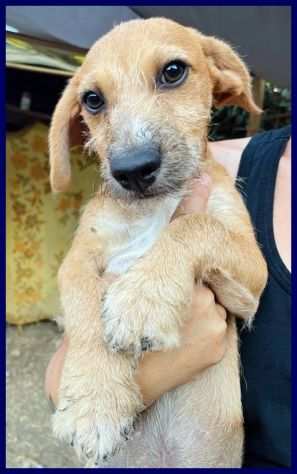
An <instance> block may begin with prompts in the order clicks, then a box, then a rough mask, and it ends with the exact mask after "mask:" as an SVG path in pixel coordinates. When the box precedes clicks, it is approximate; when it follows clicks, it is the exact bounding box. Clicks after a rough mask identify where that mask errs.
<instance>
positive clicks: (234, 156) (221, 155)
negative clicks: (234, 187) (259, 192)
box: [208, 137, 251, 180]
mask: <svg viewBox="0 0 297 474" xmlns="http://www.w3.org/2000/svg"><path fill="white" fill-rule="evenodd" d="M250 139H251V137H245V138H235V139H232V140H222V141H217V142H209V143H208V146H209V150H210V152H211V154H212V156H213V158H214V160H215V161H217V162H218V163H220V164H221V165H222V166H224V168H225V169H226V171H227V172H228V173H229V175H230V176H231V177H232V178H233V179H234V180H235V178H236V176H237V172H238V168H239V163H240V159H241V155H242V153H243V150H244V149H245V147H246V146H247V144H248V143H249V141H250Z"/></svg>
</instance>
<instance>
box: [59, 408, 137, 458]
mask: <svg viewBox="0 0 297 474" xmlns="http://www.w3.org/2000/svg"><path fill="white" fill-rule="evenodd" d="M95 403H96V402H94V401H93V402H92V403H88V401H87V400H86V399H84V400H81V401H80V402H77V401H74V402H73V403H71V402H69V401H67V402H64V401H61V403H60V404H59V407H58V409H57V411H56V413H55V414H54V415H53V429H54V433H55V435H56V436H57V437H58V438H60V439H62V440H64V441H67V442H68V443H70V445H71V446H73V448H74V449H75V451H76V454H77V455H78V457H79V459H80V460H82V461H83V462H87V463H91V464H93V465H96V464H99V463H100V462H106V461H108V460H109V459H110V458H111V457H112V456H113V455H115V454H116V453H117V452H118V450H119V449H120V448H121V446H122V445H123V443H124V442H125V441H127V440H128V439H130V438H131V436H132V434H133V431H134V427H135V419H136V413H135V417H134V416H122V417H119V418H118V419H117V418H116V417H114V416H113V417H112V416H109V417H108V416H105V415H102V413H100V411H99V410H98V409H96V405H95Z"/></svg>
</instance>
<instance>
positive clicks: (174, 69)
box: [159, 60, 188, 87]
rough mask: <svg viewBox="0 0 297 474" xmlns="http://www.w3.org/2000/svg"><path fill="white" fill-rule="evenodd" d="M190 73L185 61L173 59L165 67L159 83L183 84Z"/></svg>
mask: <svg viewBox="0 0 297 474" xmlns="http://www.w3.org/2000/svg"><path fill="white" fill-rule="evenodd" d="M187 75H188V66H187V64H185V63H184V62H183V61H179V60H176V61H171V62H170V63H168V64H166V66H165V67H164V68H163V70H162V72H161V75H160V78H159V83H160V85H161V86H163V87H164V86H165V87H176V86H179V85H180V84H182V82H183V81H184V80H185V79H186V77H187Z"/></svg>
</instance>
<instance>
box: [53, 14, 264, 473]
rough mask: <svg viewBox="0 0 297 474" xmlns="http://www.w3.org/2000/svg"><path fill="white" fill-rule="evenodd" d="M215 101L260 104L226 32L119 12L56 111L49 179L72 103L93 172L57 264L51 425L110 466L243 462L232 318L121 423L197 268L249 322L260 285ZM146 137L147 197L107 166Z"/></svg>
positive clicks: (65, 138) (260, 265) (185, 303)
mask: <svg viewBox="0 0 297 474" xmlns="http://www.w3.org/2000/svg"><path fill="white" fill-rule="evenodd" d="M174 59H183V60H185V61H187V62H188V63H189V64H190V65H191V67H190V71H189V75H188V77H187V79H186V81H185V82H184V83H183V84H182V85H181V86H179V87H177V88H174V89H170V90H162V91H160V90H159V89H158V87H157V86H156V83H155V77H156V75H157V74H158V72H159V71H160V69H162V67H163V66H164V65H165V64H166V63H168V62H169V61H171V60H174ZM94 88H100V90H101V91H102V92H103V94H104V96H105V98H106V100H107V105H106V108H105V110H104V111H102V112H101V113H100V114H97V115H91V114H89V113H88V112H87V111H86V109H85V108H84V107H83V106H82V105H81V95H82V94H83V93H84V92H85V91H86V90H89V89H92V90H93V89H94ZM213 103H215V104H216V105H218V106H219V105H222V104H238V105H240V106H242V107H244V108H246V109H247V110H249V111H257V110H258V109H257V107H256V105H255V104H254V102H253V99H252V95H251V86H250V77H249V74H248V71H247V69H246V67H245V65H244V63H243V62H242V61H241V60H240V58H239V57H238V56H237V54H236V53H235V52H234V51H233V50H232V48H231V47H230V46H229V45H227V44H225V43H224V42H222V41H220V40H217V39H216V38H212V37H206V36H203V35H202V34H200V33H199V32H197V31H194V30H192V29H189V28H185V27H183V26H181V25H178V24H176V23H174V22H172V21H169V20H166V19H161V18H158V19H150V20H136V21H132V22H128V23H124V24H121V25H119V26H117V27H116V28H114V29H113V30H112V31H111V32H110V33H108V34H107V35H106V36H104V37H103V38H101V39H100V40H99V41H98V42H97V43H95V45H94V46H93V47H92V48H91V50H90V51H89V53H88V55H87V57H86V59H85V62H84V64H83V65H82V66H81V67H80V69H79V70H78V71H77V72H76V74H75V76H74V77H73V78H72V79H71V80H70V82H69V85H68V86H67V88H66V90H65V91H64V94H63V96H62V97H61V99H60V101H59V103H58V105H57V107H56V110H55V112H54V116H53V120H52V125H51V130H50V164H51V183H52V188H53V189H54V190H55V191H61V190H64V189H66V188H67V185H68V184H69V182H70V178H71V172H70V164H69V156H68V153H69V152H68V149H69V136H70V132H71V130H70V124H71V123H73V120H74V119H75V117H79V119H80V120H81V119H82V120H83V122H84V126H85V128H86V129H87V130H88V137H87V141H86V147H87V148H89V149H90V150H91V151H93V152H95V153H96V154H97V156H98V157H99V158H100V161H101V166H102V174H103V178H104V183H105V184H104V186H103V188H102V189H101V190H100V191H98V193H97V194H96V196H95V197H94V198H93V199H92V200H91V201H90V202H89V203H88V205H87V206H86V208H85V210H84V212H83V215H82V217H81V220H80V225H79V228H78V230H77V232H76V235H75V237H74V240H73V244H72V247H71V249H70V251H69V253H68V255H67V256H66V258H65V260H64V262H63V264H62V266H61V268H60V271H59V287H60V292H61V300H62V305H63V309H64V313H65V328H66V332H67V335H68V337H69V341H70V345H69V351H68V353H67V357H66V362H65V366H64V370H63V375H62V381H61V387H60V393H59V406H58V409H57V412H56V414H55V415H54V431H55V433H56V434H57V436H59V437H60V438H63V439H66V440H68V441H71V440H72V441H73V444H74V447H75V449H76V451H77V453H78V455H80V456H82V457H84V458H87V459H89V462H90V463H94V462H97V463H99V462H101V461H102V460H106V459H107V458H109V459H110V460H109V464H108V465H114V466H143V467H146V466H154V467H158V466H173V467H174V466H178V467H182V466H186V467H236V466H240V465H241V457H242V446H243V420H242V411H241V400H240V384H239V361H238V351H237V334H236V328H235V322H234V321H235V320H234V317H233V316H232V317H231V316H230V321H229V326H228V350H227V353H226V356H225V357H224V359H223V360H222V361H221V362H220V363H219V364H217V365H216V366H213V367H212V368H209V369H208V370H206V371H204V372H203V373H202V374H200V375H199V376H197V377H196V378H195V380H193V381H192V382H191V383H189V384H187V385H185V386H182V387H179V388H178V389H176V390H174V391H172V392H170V393H168V394H166V395H164V396H163V397H162V398H161V399H160V400H159V401H158V402H156V403H155V404H154V405H153V406H152V407H151V408H150V409H148V410H146V411H144V412H143V413H142V414H141V415H140V417H138V419H137V422H136V427H135V428H136V431H135V433H134V436H132V432H133V423H134V421H135V417H136V415H137V414H138V413H140V412H141V411H142V410H143V402H142V399H141V395H140V392H139V389H138V387H137V385H136V384H135V382H134V379H133V377H134V370H135V367H136V365H137V362H138V360H139V357H140V356H141V349H142V345H143V343H144V341H145V342H146V343H148V346H149V347H148V348H149V349H150V350H166V349H169V348H173V347H177V346H178V345H179V344H180V343H181V341H180V327H181V325H182V324H183V322H184V321H186V319H187V318H188V317H189V308H190V305H191V298H192V291H193V281H194V279H196V280H200V281H204V282H206V283H207V284H208V285H209V286H210V287H211V288H212V289H213V290H214V292H215V293H216V295H217V298H218V300H219V301H220V302H221V303H222V304H223V305H224V306H225V307H226V308H227V309H228V311H229V312H230V314H232V315H236V316H239V317H241V318H243V319H244V320H245V321H246V322H247V324H250V323H251V321H252V319H253V316H254V314H255V312H256V310H257V306H258V302H259V297H260V295H261V293H262V291H263V288H264V286H265V283H266V278H267V271H266V265H265V262H264V260H263V257H262V255H261V252H260V250H259V248H258V246H257V243H256V240H255V236H254V232H253V229H252V225H251V222H250V219H249V216H248V213H247V211H246V209H245V206H244V204H243V202H242V200H241V197H240V196H239V194H238V192H237V191H236V190H235V188H234V186H233V184H232V180H231V178H230V177H229V176H228V174H227V172H226V171H225V170H224V168H222V167H221V166H220V165H219V164H216V163H215V162H214V160H213V159H212V157H211V156H210V154H209V151H208V149H207V127H208V122H209V116H210V110H211V106H212V104H213ZM147 143H150V144H154V145H157V146H159V147H161V150H162V165H161V170H160V173H159V176H158V179H157V180H156V183H155V184H154V185H153V190H154V195H153V196H152V197H148V198H146V199H139V198H138V196H137V195H136V194H133V193H132V192H129V191H125V190H124V189H122V188H121V186H120V185H119V184H118V183H117V182H116V181H115V180H114V179H113V178H112V176H111V173H110V157H111V156H112V154H113V153H120V152H121V151H125V150H129V148H132V147H133V146H141V145H142V144H147ZM201 171H205V172H207V173H209V174H210V175H211V177H212V181H213V188H212V192H211V196H210V199H209V203H208V209H207V213H206V214H205V215H202V214H201V215H200V214H195V215H183V214H182V212H181V210H180V211H179V209H177V215H178V217H177V218H176V219H175V220H174V221H172V222H171V223H170V219H171V217H172V214H173V213H174V212H175V211H176V208H178V205H179V202H180V201H181V199H182V197H183V196H184V195H185V194H186V193H187V190H188V188H187V186H188V183H189V181H190V179H191V178H193V177H194V176H199V174H200V173H201ZM115 269H117V270H118V273H121V275H120V276H119V278H118V279H117V280H116V281H115V282H114V283H113V284H111V286H110V287H109V288H107V285H106V282H105V280H104V274H105V272H106V271H108V270H115ZM128 438H132V439H129V440H127V439H128ZM125 440H126V441H125ZM119 447H121V450H120V451H118V448H119ZM112 455H114V456H112Z"/></svg>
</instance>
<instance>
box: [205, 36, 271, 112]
mask: <svg viewBox="0 0 297 474" xmlns="http://www.w3.org/2000/svg"><path fill="white" fill-rule="evenodd" d="M200 38H201V46H202V50H203V52H204V55H205V56H206V59H207V62H208V67H209V72H210V76H211V79H212V81H213V100H214V105H215V106H216V107H222V106H224V105H238V106H239V107H242V108H243V109H245V110H247V111H248V112H251V113H256V114H259V113H261V112H262V110H261V109H260V108H259V107H258V106H257V105H256V104H255V102H254V100H253V96H252V89H251V76H250V74H249V72H248V70H247V67H246V65H245V64H244V62H243V61H242V60H241V59H240V57H239V55H238V54H237V53H235V52H234V50H233V49H232V48H231V46H229V45H228V44H227V43H225V42H224V41H221V40H219V39H217V38H214V37H212V36H204V35H201V37H200Z"/></svg>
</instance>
